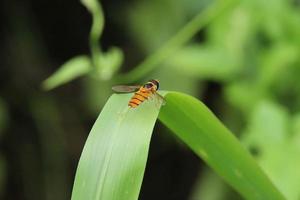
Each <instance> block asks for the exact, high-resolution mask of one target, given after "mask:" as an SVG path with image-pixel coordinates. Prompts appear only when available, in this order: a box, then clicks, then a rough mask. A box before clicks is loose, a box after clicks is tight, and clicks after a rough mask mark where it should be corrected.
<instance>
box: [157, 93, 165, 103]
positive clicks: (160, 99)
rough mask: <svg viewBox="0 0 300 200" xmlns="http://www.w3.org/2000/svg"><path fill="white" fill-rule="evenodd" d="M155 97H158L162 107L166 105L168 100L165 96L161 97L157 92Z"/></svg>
mask: <svg viewBox="0 0 300 200" xmlns="http://www.w3.org/2000/svg"><path fill="white" fill-rule="evenodd" d="M155 96H156V97H157V99H158V100H159V101H160V102H161V104H162V105H165V104H166V100H165V98H164V97H163V96H161V95H160V94H159V93H158V92H155Z"/></svg>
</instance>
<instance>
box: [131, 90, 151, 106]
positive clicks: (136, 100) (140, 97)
mask: <svg viewBox="0 0 300 200" xmlns="http://www.w3.org/2000/svg"><path fill="white" fill-rule="evenodd" d="M151 94H152V93H151V92H150V91H144V90H143V89H142V88H141V89H140V90H139V91H137V92H136V93H135V94H134V95H133V97H132V98H131V99H130V101H129V103H128V106H129V107H131V108H136V107H138V106H139V105H140V104H141V103H143V102H144V101H145V100H147V99H148V98H149V96H150V95H151Z"/></svg>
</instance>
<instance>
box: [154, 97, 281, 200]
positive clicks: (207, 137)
mask: <svg viewBox="0 0 300 200" xmlns="http://www.w3.org/2000/svg"><path fill="white" fill-rule="evenodd" d="M165 98H166V102H167V103H166V105H165V106H163V107H162V108H161V112H160V115H159V119H160V120H161V121H162V122H163V123H164V124H165V125H166V126H167V127H169V128H170V129H171V130H172V131H173V132H174V133H175V134H176V135H177V136H178V137H179V138H180V139H181V140H183V141H184V142H185V143H186V144H187V145H188V146H189V147H190V148H191V149H192V150H193V151H194V152H195V153H196V154H197V155H198V156H200V157H201V158H202V159H203V160H204V161H205V162H206V163H207V164H208V165H209V166H210V167H212V168H213V169H214V170H215V171H216V172H217V173H218V174H219V175H220V176H222V177H223V178H224V179H225V181H227V183H229V184H230V185H231V186H232V187H233V188H235V189H236V190H237V191H238V192H239V193H240V194H241V195H243V196H244V197H245V198H247V199H256V200H257V199H284V197H283V196H282V195H281V194H280V193H279V192H278V191H277V189H276V188H275V187H274V186H273V184H272V183H271V181H270V180H269V179H268V177H267V176H266V175H265V174H264V173H263V171H262V170H261V169H260V168H259V166H258V165H257V164H256V162H255V161H254V159H253V158H252V157H251V155H250V154H249V153H248V152H247V150H245V149H244V148H243V147H242V146H241V144H240V143H239V141H238V140H237V138H236V137H235V136H234V135H233V134H232V133H231V132H230V131H229V130H228V129H226V128H225V127H224V125H223V124H222V123H221V122H220V121H219V120H218V119H217V118H216V117H215V116H214V115H213V113H212V112H211V111H210V110H209V109H208V108H207V107H206V106H205V105H204V104H202V103H201V102H199V101H198V100H197V99H195V98H193V97H191V96H188V95H185V94H181V93H173V92H172V93H169V94H167V95H166V97H165Z"/></svg>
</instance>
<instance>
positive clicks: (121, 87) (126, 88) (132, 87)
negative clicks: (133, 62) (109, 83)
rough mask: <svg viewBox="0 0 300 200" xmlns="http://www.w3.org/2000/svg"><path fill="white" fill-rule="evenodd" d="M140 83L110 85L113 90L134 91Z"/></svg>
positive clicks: (138, 87)
mask: <svg viewBox="0 0 300 200" xmlns="http://www.w3.org/2000/svg"><path fill="white" fill-rule="evenodd" d="M140 87H141V86H140V85H116V86H113V87H112V90H113V91H115V92H125V93H126V92H135V91H137V90H138V89H140Z"/></svg>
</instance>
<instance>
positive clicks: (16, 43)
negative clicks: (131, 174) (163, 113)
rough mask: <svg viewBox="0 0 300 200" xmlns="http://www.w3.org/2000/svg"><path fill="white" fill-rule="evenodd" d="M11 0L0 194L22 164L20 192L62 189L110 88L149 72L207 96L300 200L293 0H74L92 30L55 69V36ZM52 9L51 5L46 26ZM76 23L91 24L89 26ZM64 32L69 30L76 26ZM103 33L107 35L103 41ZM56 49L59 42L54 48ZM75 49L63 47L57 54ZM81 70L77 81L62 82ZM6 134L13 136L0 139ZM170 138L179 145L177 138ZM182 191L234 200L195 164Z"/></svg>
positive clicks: (298, 28) (297, 19) (298, 59)
mask: <svg viewBox="0 0 300 200" xmlns="http://www.w3.org/2000/svg"><path fill="white" fill-rule="evenodd" d="M12 2H13V1H12ZM68 3H70V2H68ZM13 4H15V5H14V6H11V7H7V8H8V9H7V10H8V11H7V12H5V13H4V15H5V16H7V19H9V25H10V27H11V29H12V30H13V33H14V34H10V33H7V36H6V38H4V40H5V42H4V45H3V46H4V47H5V51H4V52H5V55H10V56H8V58H9V61H7V63H9V64H8V65H7V66H9V67H8V68H10V69H9V70H6V71H4V72H3V73H1V75H3V76H6V73H7V74H13V75H11V76H8V77H9V80H7V81H6V84H11V86H7V87H6V85H5V86H4V87H2V86H1V89H2V88H3V89H4V92H3V94H4V97H3V103H1V102H0V103H1V104H0V139H1V142H2V143H6V142H7V141H8V142H11V141H12V142H11V143H8V144H6V145H5V146H6V148H5V149H1V154H0V197H1V191H5V189H6V188H5V184H3V185H4V186H3V187H2V186H1V181H2V180H3V182H5V181H7V178H6V173H8V174H9V176H10V177H14V176H13V175H12V174H13V173H12V172H9V171H7V170H6V168H7V167H6V166H9V165H13V164H17V165H19V166H20V168H21V170H19V171H21V172H19V173H15V176H16V177H20V179H21V180H22V181H20V182H21V183H18V184H20V185H21V186H19V187H21V188H23V189H21V190H22V192H23V193H24V196H26V197H24V198H25V199H41V198H42V199H53V198H55V199H65V198H66V196H70V191H71V187H72V186H71V183H72V176H73V173H72V172H70V170H68V169H69V168H68V164H67V162H68V158H67V157H68V156H69V157H72V158H73V163H72V166H73V168H75V165H76V161H77V160H76V159H77V158H78V157H79V153H80V152H81V148H82V146H80V144H81V145H82V143H83V141H84V140H85V137H86V135H85V133H87V132H88V130H89V127H90V126H89V125H90V124H91V122H90V121H93V119H94V118H95V116H97V115H98V113H99V111H100V110H101V108H102V106H103V105H104V103H105V102H106V100H107V98H108V96H109V95H110V94H111V89H110V88H111V86H112V85H113V84H116V83H120V82H122V83H124V84H126V83H132V82H135V83H140V82H143V81H145V80H147V79H149V78H158V79H160V80H161V85H162V87H163V88H164V89H168V90H177V91H182V92H184V93H188V94H191V95H193V96H196V97H199V98H200V99H202V100H204V102H205V103H207V105H208V106H209V107H210V108H211V109H212V110H213V111H214V112H215V113H216V114H217V115H218V117H219V118H221V120H222V121H223V122H224V123H225V124H226V125H227V126H228V127H229V128H230V129H231V130H232V131H233V132H234V133H237V136H238V137H239V138H240V140H241V141H242V143H243V144H244V145H245V147H247V148H248V149H249V150H250V151H251V152H252V153H253V155H254V156H255V158H256V159H257V161H258V162H259V163H260V165H261V166H262V168H263V169H264V171H265V172H266V173H267V174H268V176H269V177H270V178H271V180H272V181H273V182H274V184H275V185H276V186H277V187H278V188H279V190H280V191H281V192H282V193H283V194H284V195H285V196H286V197H287V199H291V200H293V199H295V200H297V199H299V198H300V190H299V188H300V185H299V183H300V175H299V173H298V169H299V168H300V161H299V154H300V120H299V118H300V117H299V116H300V103H299V102H300V78H299V77H300V66H299V65H300V37H299V35H300V12H299V9H300V8H299V4H300V3H299V1H297V0H272V1H261V0H226V1H222V0H219V1H214V2H211V1H208V0H203V1H196V0H187V1H180V0H154V1H147V0H139V1H129V2H128V3H124V2H123V1H111V2H105V1H103V2H101V4H102V5H101V4H100V2H99V1H97V0H82V4H81V5H79V2H76V4H78V7H79V6H82V5H84V8H87V10H84V11H82V12H81V13H80V14H82V13H84V12H86V13H90V14H91V18H88V20H89V22H91V23H90V25H91V30H90V33H89V35H88V34H87V35H86V36H87V38H89V39H86V43H87V44H88V45H89V47H88V48H87V49H89V50H87V49H84V48H83V49H81V50H82V51H80V52H78V51H75V53H76V54H74V55H73V56H74V57H72V56H70V53H69V54H66V55H65V57H64V61H65V62H64V64H61V63H63V61H62V59H61V58H60V59H57V58H54V57H51V56H53V55H51V54H47V50H48V48H49V46H51V45H50V43H51V42H52V43H57V41H51V42H48V43H45V41H44V40H43V39H44V38H43V36H44V35H43V32H42V31H41V30H40V29H42V28H41V27H42V25H41V24H43V23H45V22H43V21H42V22H40V23H41V24H39V23H37V22H39V21H38V20H37V18H38V17H36V18H34V14H31V13H32V12H31V9H32V8H31V7H30V6H24V4H26V3H16V2H14V3H11V5H13ZM4 5H10V4H9V3H6V4H4ZM72 5H73V3H72ZM39 6H40V7H42V8H45V7H46V6H45V5H39ZM102 6H103V7H102ZM5 8H6V7H5ZM68 8H70V10H72V9H71V4H70V7H67V9H65V8H63V9H64V10H63V13H64V14H63V15H61V16H59V17H60V18H62V20H61V21H62V22H61V21H60V19H59V20H57V22H55V23H57V24H60V23H62V24H63V22H64V21H63V19H65V20H66V21H67V20H69V21H78V20H79V19H81V15H80V14H79V15H78V16H74V13H70V14H69V15H67V13H65V12H67V11H68ZM82 8H83V6H82ZM41 10H43V9H41ZM53 13H55V11H53V10H51V19H52V18H53V21H54V18H55V16H53ZM48 14H49V16H50V13H48ZM197 16H198V17H199V18H198V20H199V21H198V22H199V23H195V24H197V26H193V28H192V29H189V31H188V34H187V35H188V37H182V38H184V39H183V40H176V38H177V39H178V35H180V33H181V32H184V30H185V29H186V27H187V26H188V25H189V24H191V22H193V21H194V22H195V20H196V19H197ZM68 17H69V18H68ZM77 17H78V18H77ZM86 18H87V17H86ZM85 22H86V21H85ZM196 22H197V20H196ZM90 25H88V26H90ZM82 26H83V25H82ZM83 27H85V28H86V30H87V31H86V32H88V31H89V30H88V27H87V25H86V24H85V25H84V26H83ZM111 27H114V28H116V27H117V28H116V29H113V28H111ZM60 28H61V27H60ZM61 29H62V28H61ZM106 30H110V32H106V33H105V31H106ZM120 30H121V31H120ZM39 31H41V32H39ZM67 33H69V34H71V35H76V34H78V33H77V32H76V31H74V30H73V29H72V31H70V32H67ZM110 33H113V34H112V35H114V36H112V37H110V36H108V35H109V34H110ZM44 34H45V33H44ZM60 34H61V35H64V33H63V31H60ZM105 34H106V35H105ZM8 35H9V36H8ZM116 35H117V36H116ZM183 35H184V34H183ZM64 36H66V35H64ZM185 36H186V35H185ZM66 37H68V36H66ZM174 38H175V42H174ZM115 39H119V41H120V40H122V42H116V41H115ZM179 39H180V37H179ZM82 41H85V40H84V39H83V40H80V42H82ZM170 41H171V42H170ZM172 41H173V42H172ZM179 41H181V42H179ZM60 42H61V43H63V41H60ZM72 43H74V44H76V43H79V41H77V40H76V41H72ZM82 43H83V42H82ZM60 45H61V44H58V45H57V47H56V48H57V49H60V48H61V46H60ZM116 46H118V47H116ZM166 47H167V48H166ZM72 48H73V46H72V45H70V47H68V48H65V49H72ZM70 52H72V53H74V52H73V51H70ZM153 56H154V59H153ZM5 57H6V56H5ZM66 57H69V58H70V59H69V60H68V59H66ZM56 59H57V60H56ZM149 59H150V61H151V62H150V61H149ZM147 60H148V61H147ZM153 60H154V61H153ZM143 63H146V67H147V69H145V68H144V67H145V64H143ZM147 63H148V64H147ZM149 63H150V64H149ZM59 64H61V67H59V68H58V70H57V71H56V72H54V75H53V76H51V77H50V78H48V79H47V80H46V81H44V82H43V88H45V89H48V90H49V89H53V88H55V87H57V86H61V87H60V88H59V89H58V90H56V91H50V92H49V93H45V92H41V91H40V90H38V89H37V87H38V85H39V84H40V82H42V80H44V79H45V78H46V77H47V76H48V75H49V74H50V71H54V69H53V66H56V67H57V66H59ZM20 66H22V67H20ZM148 67H149V68H148ZM131 70H134V71H135V72H134V71H131ZM127 72H129V73H127ZM132 72H134V73H132ZM79 77H81V79H80V80H79V81H78V80H77V81H75V83H74V82H72V83H69V82H70V81H71V80H75V79H77V78H79ZM5 78H6V77H5ZM73 91H76V92H73ZM5 95H7V96H5ZM8 96H9V97H8ZM1 98H2V91H1ZM1 107H3V108H4V109H2V110H4V112H2V111H1ZM42 108H47V109H45V110H44V109H42ZM10 109H11V110H12V111H11V110H10ZM16 110H17V111H18V112H17V113H18V115H20V113H21V117H20V116H18V119H17V120H15V119H14V120H7V119H8V115H9V114H8V113H9V112H10V111H11V112H13V115H14V113H16ZM20 110H21V111H22V112H20ZM1 112H2V114H1ZM3 113H6V114H3ZM15 115H16V114H15ZM1 116H4V120H2V119H3V118H1ZM25 118H26V120H24V119H25ZM83 123H85V124H84V125H83ZM2 124H3V125H4V127H5V128H3V129H2V128H1V126H2ZM20 124H21V125H20ZM28 124H32V125H31V126H29V125H28ZM75 124H76V125H75ZM87 124H88V125H87ZM25 127H29V128H27V129H26V128H25ZM5 130H9V131H10V132H11V134H9V133H8V134H3V132H4V131H5ZM29 130H30V131H29ZM159 132H162V133H163V132H166V130H165V129H159ZM13 133H15V135H14V134H13ZM16 133H20V134H16ZM34 133H35V134H36V135H34ZM71 133H72V134H71ZM158 137H166V138H164V139H165V140H167V141H168V142H166V143H167V144H169V143H172V142H174V141H173V140H171V139H169V138H168V137H167V136H158ZM2 138H3V139H2ZM67 138H69V139H67ZM36 140H37V141H36ZM16 141H17V142H16ZM19 141H24V142H23V143H22V142H19ZM32 141H33V142H32ZM79 141H81V142H79ZM68 142H70V143H71V142H72V144H68ZM34 143H35V144H34ZM175 143H176V142H175ZM67 144H68V145H69V146H68V145H67ZM176 145H177V146H176V147H178V148H183V147H182V146H181V145H180V143H179V144H177V143H176ZM75 146H76V147H75ZM155 147H156V148H162V147H158V146H155ZM7 149H8V150H7ZM183 149H184V148H183ZM2 150H3V153H2ZM39 151H40V152H39ZM11 152H13V153H11ZM15 152H17V153H15ZM36 152H39V153H37V154H38V155H35V154H34V153H36ZM9 153H11V154H12V155H13V156H11V154H9ZM76 153H77V154H76ZM2 154H3V155H4V157H3V158H2V156H1V155H2ZM6 154H7V155H6ZM57 154H59V155H60V156H55V155H57ZM7 158H9V161H7V160H8V159H7ZM13 158H15V159H19V160H20V161H18V162H16V161H14V160H13ZM38 159H41V160H42V161H41V162H42V164H39V162H38V161H37V160H38ZM74 160H75V161H74ZM40 165H41V166H40ZM49 166H50V167H49ZM15 168H17V167H15ZM15 168H12V169H15ZM150 170H151V169H150ZM37 172H38V174H39V175H37ZM53 174H54V175H53ZM55 175H56V176H55ZM66 176H69V177H66ZM36 177H42V178H40V179H41V180H40V179H37V178H36ZM16 180H17V181H16ZM16 180H10V182H11V183H10V185H14V186H15V185H18V184H14V183H15V182H18V180H19V179H16ZM26 180H31V181H30V182H27V181H26ZM41 183H43V184H41ZM58 183H61V185H60V184H58ZM154 185H155V184H154ZM2 188H4V189H2ZM37 188H39V189H37ZM203 188H207V189H203ZM211 188H216V189H215V190H211ZM32 191H36V193H33V192H32ZM53 191H57V193H54V192H53ZM4 195H5V192H4ZM186 196H190V197H191V199H195V200H196V199H199V198H200V199H201V198H203V197H204V196H205V197H207V199H211V200H213V199H219V198H220V197H222V199H239V196H238V195H237V194H236V193H234V192H233V191H232V190H230V189H229V188H228V187H227V186H226V184H225V183H224V182H223V181H222V180H220V179H219V178H218V177H216V175H215V174H213V173H212V172H211V171H209V170H202V169H200V175H199V180H198V181H197V184H196V185H195V186H194V187H193V191H189V194H187V195H186ZM186 196H185V197H186ZM45 197H47V198H45Z"/></svg>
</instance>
